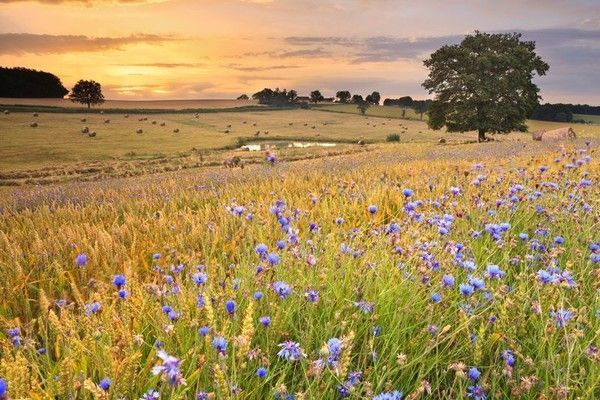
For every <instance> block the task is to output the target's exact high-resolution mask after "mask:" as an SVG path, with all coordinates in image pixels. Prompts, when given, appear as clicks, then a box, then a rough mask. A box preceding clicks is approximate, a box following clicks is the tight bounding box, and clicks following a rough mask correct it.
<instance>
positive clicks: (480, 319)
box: [0, 139, 600, 400]
mask: <svg viewBox="0 0 600 400" xmlns="http://www.w3.org/2000/svg"><path fill="white" fill-rule="evenodd" d="M598 145H600V142H599V141H598V140H597V139H591V143H590V142H589V141H588V142H586V141H585V140H577V141H573V142H569V143H567V144H566V145H565V146H564V147H560V146H559V144H557V143H539V144H535V145H527V146H525V145H522V144H521V143H517V142H516V141H512V142H498V143H485V144H465V145H455V146H454V145H453V146H435V145H431V144H401V145H387V146H386V145H382V146H381V147H380V148H377V149H375V150H374V151H371V152H368V153H364V154H350V155H346V156H340V157H332V158H324V159H318V160H304V161H298V162H290V163H288V162H281V161H278V159H277V157H276V156H277V155H276V154H275V155H271V156H270V158H269V160H264V161H263V162H262V163H261V164H255V165H250V166H248V167H247V168H245V169H244V170H236V171H232V170H226V169H223V168H214V169H206V170H199V169H198V170H186V171H179V172H173V173H167V174H161V175H150V176H142V177H136V178H128V179H113V180H101V181H97V182H80V183H68V184H62V185H50V186H44V187H33V186H23V187H15V188H3V189H2V191H1V192H0V194H1V196H0V207H1V211H0V272H1V274H2V279H1V280H0V290H1V292H2V298H1V300H0V328H1V331H0V360H1V361H0V398H2V399H128V400H132V399H133V400H137V399H144V400H150V399H198V400H201V399H209V398H211V399H342V398H347V399H376V400H389V399H394V400H398V399H403V398H404V399H417V398H423V399H425V398H435V399H465V398H471V399H476V400H482V399H486V398H488V399H503V398H523V399H554V398H579V399H593V398H598V397H600V365H599V361H600V353H599V350H598V345H599V344H600V343H599V342H600V339H599V337H598V335H599V333H600V304H599V300H600V299H599V296H598V294H599V292H598V290H599V288H600V273H599V269H598V267H599V265H600V264H599V262H600V235H599V234H598V232H599V229H598V223H599V213H598V209H599V207H600V204H599V199H600V197H599V190H598V173H599V172H600V164H599V163H598V161H597V154H596V148H597V146H598Z"/></svg>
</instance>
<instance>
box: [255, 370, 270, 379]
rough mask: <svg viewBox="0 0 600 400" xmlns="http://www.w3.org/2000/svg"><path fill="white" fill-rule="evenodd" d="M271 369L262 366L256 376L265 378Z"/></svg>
mask: <svg viewBox="0 0 600 400" xmlns="http://www.w3.org/2000/svg"><path fill="white" fill-rule="evenodd" d="M268 372H269V371H268V370H267V369H266V368H265V367H260V368H258V369H257V370H256V376H258V377H259V378H261V379H263V378H264V377H266V376H267V373H268Z"/></svg>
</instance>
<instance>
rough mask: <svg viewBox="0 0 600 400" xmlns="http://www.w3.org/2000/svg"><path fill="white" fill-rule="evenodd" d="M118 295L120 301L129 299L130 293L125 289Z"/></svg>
mask: <svg viewBox="0 0 600 400" xmlns="http://www.w3.org/2000/svg"><path fill="white" fill-rule="evenodd" d="M117 295H118V296H119V298H120V299H123V300H124V299H126V298H127V297H129V293H128V292H127V290H125V289H121V290H119V291H118V292H117Z"/></svg>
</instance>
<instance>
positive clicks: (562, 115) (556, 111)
mask: <svg viewBox="0 0 600 400" xmlns="http://www.w3.org/2000/svg"><path fill="white" fill-rule="evenodd" d="M573 114H587V115H600V106H590V105H588V104H568V103H567V104H565V103H556V104H551V103H546V104H541V105H540V106H539V107H537V108H536V109H535V110H534V111H533V113H532V114H531V119H538V120H542V121H555V122H585V121H583V120H579V119H576V118H574V117H573Z"/></svg>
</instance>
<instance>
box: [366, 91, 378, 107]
mask: <svg viewBox="0 0 600 400" xmlns="http://www.w3.org/2000/svg"><path fill="white" fill-rule="evenodd" d="M366 100H367V101H368V102H369V103H371V104H377V105H379V101H380V100H381V95H380V94H379V92H373V93H371V94H370V95H368V96H367V98H366Z"/></svg>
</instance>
